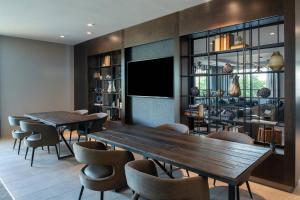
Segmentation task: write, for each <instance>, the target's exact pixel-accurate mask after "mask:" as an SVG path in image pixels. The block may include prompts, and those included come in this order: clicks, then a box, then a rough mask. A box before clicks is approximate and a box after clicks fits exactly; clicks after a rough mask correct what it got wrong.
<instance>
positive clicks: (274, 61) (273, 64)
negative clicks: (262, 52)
mask: <svg viewBox="0 0 300 200" xmlns="http://www.w3.org/2000/svg"><path fill="white" fill-rule="evenodd" d="M283 65H284V61H283V56H282V55H281V54H280V52H279V51H274V52H273V54H272V56H271V58H270V61H269V67H270V68H271V69H272V70H273V71H279V70H281V69H282V68H283Z"/></svg>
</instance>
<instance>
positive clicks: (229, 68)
mask: <svg viewBox="0 0 300 200" xmlns="http://www.w3.org/2000/svg"><path fill="white" fill-rule="evenodd" d="M223 71H224V73H226V74H230V73H232V72H233V67H232V66H231V64H229V63H226V64H225V65H224V67H223Z"/></svg>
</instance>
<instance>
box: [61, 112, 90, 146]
mask: <svg viewBox="0 0 300 200" xmlns="http://www.w3.org/2000/svg"><path fill="white" fill-rule="evenodd" d="M73 113H75V114H78V115H87V114H88V113H89V111H88V110H86V109H81V110H74V111H73ZM77 128H78V127H77V125H69V126H66V127H64V130H67V131H69V132H70V137H69V143H71V140H72V133H73V131H76V130H77Z"/></svg>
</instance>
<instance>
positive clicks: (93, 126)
mask: <svg viewBox="0 0 300 200" xmlns="http://www.w3.org/2000/svg"><path fill="white" fill-rule="evenodd" d="M88 116H89V117H91V118H93V117H94V118H97V120H94V121H91V122H89V123H88V124H82V125H79V128H78V130H77V133H78V142H79V141H80V137H81V136H85V138H86V141H87V138H88V134H90V133H95V132H99V131H102V130H103V124H104V123H105V122H106V120H107V116H108V115H107V113H94V114H90V115H88Z"/></svg>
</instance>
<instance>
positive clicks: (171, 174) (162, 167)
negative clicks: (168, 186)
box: [153, 159, 174, 179]
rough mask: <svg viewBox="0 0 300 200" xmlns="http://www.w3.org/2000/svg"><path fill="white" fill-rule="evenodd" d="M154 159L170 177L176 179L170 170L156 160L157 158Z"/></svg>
mask: <svg viewBox="0 0 300 200" xmlns="http://www.w3.org/2000/svg"><path fill="white" fill-rule="evenodd" d="M153 161H154V162H155V164H157V166H158V167H159V168H161V169H162V170H163V171H164V172H165V173H166V174H167V175H168V176H169V177H170V178H172V179H174V176H173V175H172V174H171V173H170V172H168V170H167V169H166V168H165V167H164V166H163V165H162V164H161V163H160V162H158V161H157V160H155V159H153Z"/></svg>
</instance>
